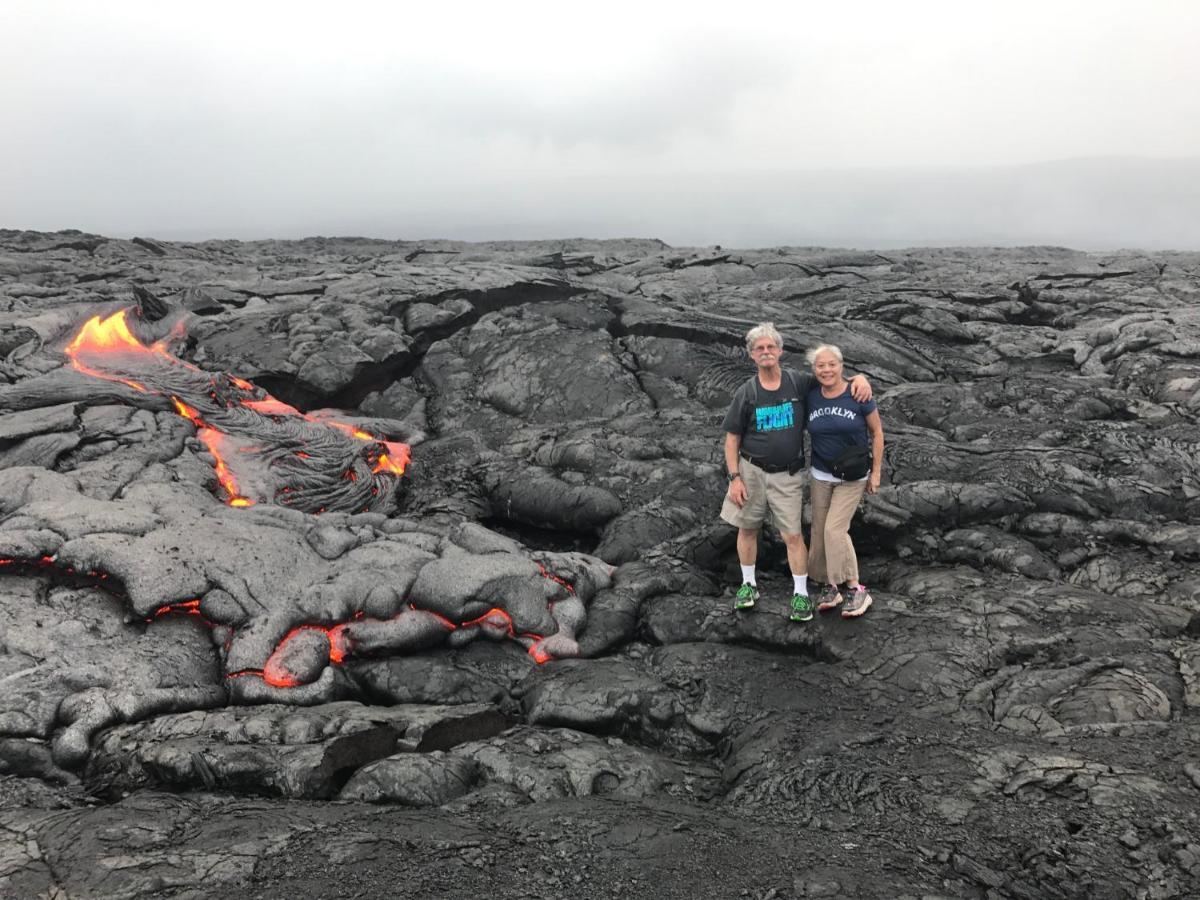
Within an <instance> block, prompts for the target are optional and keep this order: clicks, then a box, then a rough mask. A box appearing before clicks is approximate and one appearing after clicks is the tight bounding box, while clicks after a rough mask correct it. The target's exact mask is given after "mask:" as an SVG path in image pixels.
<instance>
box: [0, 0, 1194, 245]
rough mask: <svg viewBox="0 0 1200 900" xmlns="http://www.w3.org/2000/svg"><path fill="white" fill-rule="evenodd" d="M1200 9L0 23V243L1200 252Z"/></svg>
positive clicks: (113, 11) (3, 10) (647, 10)
mask: <svg viewBox="0 0 1200 900" xmlns="http://www.w3.org/2000/svg"><path fill="white" fill-rule="evenodd" d="M1198 44H1200V4H1193V3H1190V2H1184V0H1178V2H1170V0H1150V2H1144V3H1141V4H1136V5H1135V4H1130V3H1127V2H1107V0H1101V2H1087V3H1083V2H1078V3H1077V2H1065V0H1064V2H1056V3H1044V2H1043V3H1031V2H1010V3H1003V4H1001V3H977V4H963V3H949V2H947V3H941V2H916V3H908V4H895V3H883V2H880V3H865V2H859V3H855V2H848V3H844V4H839V5H838V6H837V8H836V9H832V8H827V6H826V5H817V4H790V5H778V6H777V5H775V4H756V3H744V4H738V5H731V4H720V5H717V4H713V5H703V4H699V5H692V6H689V7H687V8H686V10H685V8H684V7H676V6H675V5H670V6H667V5H665V4H664V5H661V6H660V5H655V4H647V3H644V2H643V3H638V4H622V3H608V4H604V5H588V6H582V5H569V4H548V3H547V4H535V3H516V4H488V5H484V4H480V5H475V4H466V5H461V6H451V5H441V6H439V7H438V8H437V9H422V8H417V7H415V6H412V5H407V4H366V3H343V4H339V5H336V6H333V5H329V4H322V5H316V4H306V3H288V4H284V3H265V2H264V3H239V4H233V3H209V4H205V5H203V6H196V7H189V8H186V9H185V8H184V7H180V6H178V5H175V4H161V3H159V4H153V3H134V2H114V3H109V4H95V3H82V2H80V3H66V2H39V3H29V2H8V3H5V4H4V5H3V7H0V78H2V79H3V83H4V85H5V89H4V90H3V91H0V122H3V131H4V133H5V135H6V136H5V139H4V140H3V141H0V227H10V228H35V229H43V230H53V229H59V228H80V229H83V230H87V231H94V232H100V233H104V234H109V235H115V236H128V235H132V234H142V235H146V236H156V237H162V238H173V239H202V238H209V237H238V238H264V237H299V236H304V235H311V234H364V235H370V236H376V237H390V238H421V237H447V238H461V239H468V240H479V239H505V238H548V237H570V236H589V237H617V236H638V237H657V238H661V239H663V240H665V241H667V242H668V243H671V244H676V245H688V244H713V243H720V244H722V245H725V246H735V247H736V246H764V245H773V244H826V245H843V246H863V247H893V246H898V245H910V244H1032V243H1054V244H1064V245H1070V246H1075V247H1081V248H1084V249H1107V248H1113V247H1146V248H1179V249H1195V248H1200V91H1197V90H1196V85H1198V84H1200V54H1197V53H1196V52H1195V47H1196V46H1197V45H1198Z"/></svg>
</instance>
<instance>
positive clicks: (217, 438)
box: [196, 428, 254, 506]
mask: <svg viewBox="0 0 1200 900" xmlns="http://www.w3.org/2000/svg"><path fill="white" fill-rule="evenodd" d="M196 437H198V438H199V439H200V442H201V443H203V444H204V446H205V447H207V448H208V452H209V453H211V454H212V457H213V460H215V462H214V467H215V469H216V472H217V483H218V484H220V485H221V487H223V488H224V489H225V493H227V494H228V495H229V505H230V506H253V505H254V501H253V500H251V499H250V498H248V497H243V496H242V494H241V492H240V491H239V490H238V485H237V479H236V478H234V477H233V473H232V472H230V471H229V467H228V466H227V465H225V458H224V456H222V455H221V454H222V451H221V445H222V444H223V443H224V441H225V435H223V434H222V433H221V432H219V431H217V430H216V429H215V428H200V429H199V430H198V431H197V432H196Z"/></svg>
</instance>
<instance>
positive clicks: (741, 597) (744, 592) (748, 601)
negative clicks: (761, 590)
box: [733, 584, 758, 609]
mask: <svg viewBox="0 0 1200 900" xmlns="http://www.w3.org/2000/svg"><path fill="white" fill-rule="evenodd" d="M757 599H758V588H756V587H755V586H754V585H752V584H743V585H742V586H741V587H740V588H738V592H737V596H736V597H734V598H733V608H734V609H749V608H750V607H752V606H753V605H754V601H756V600H757Z"/></svg>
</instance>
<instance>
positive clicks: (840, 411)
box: [808, 406, 858, 422]
mask: <svg viewBox="0 0 1200 900" xmlns="http://www.w3.org/2000/svg"><path fill="white" fill-rule="evenodd" d="M821 416H841V417H842V418H843V419H857V418H858V413H856V412H855V411H854V410H852V409H846V408H845V407H843V406H823V407H821V408H820V409H814V410H813V411H812V412H810V413H809V414H808V421H810V422H811V421H812V420H813V419H819V418H821Z"/></svg>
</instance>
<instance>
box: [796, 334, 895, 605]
mask: <svg viewBox="0 0 1200 900" xmlns="http://www.w3.org/2000/svg"><path fill="white" fill-rule="evenodd" d="M808 361H809V362H810V363H811V364H812V370H813V375H814V376H815V377H816V379H817V386H816V387H814V388H812V389H811V390H810V391H809V393H808V433H809V436H810V438H811V440H812V469H811V473H812V479H811V482H810V488H811V503H812V541H811V542H810V547H809V551H808V572H809V575H810V576H811V577H812V578H813V579H815V580H816V581H818V582H824V583H826V587H825V588H824V589H823V590H822V592H821V594H820V595H819V596H818V598H817V610H818V611H820V612H828V611H829V610H831V609H836V608H837V607H839V606H841V607H842V618H844V619H853V618H855V617H857V616H861V615H862V614H863V613H865V612H866V611H867V609H869V608H870V606H871V595H870V594H869V593H867V589H866V587H865V586H864V585H863V584H861V583H860V582H859V580H858V557H857V556H855V554H854V544H853V543H852V542H851V540H850V520H851V519H852V518H854V511H855V510H856V509H858V504H859V502H860V501H861V500H862V495H863V491H864V490H865V491H866V492H867V493H870V494H873V493H875V492H876V491H877V490H879V481H880V472H881V471H882V468H883V425H882V423H881V422H880V421H879V412H878V410H876V408H875V401H874V400H867V401H866V402H862V403H860V402H859V401H857V400H855V399H854V398H853V397H852V396H851V395H850V390H849V383H848V382H847V381H846V379H845V378H843V377H842V351H841V350H839V349H838V348H837V347H834V346H832V345H831V344H822V345H821V346H820V347H817V348H816V349H815V350H812V351H809V354H808ZM868 447H869V448H870V451H871V458H870V460H869V462H868V461H867V460H866V459H865V458H864V457H865V453H864V452H863V451H864V450H866V449H867V448H868ZM860 472H861V473H863V474H859V473H860Z"/></svg>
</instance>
